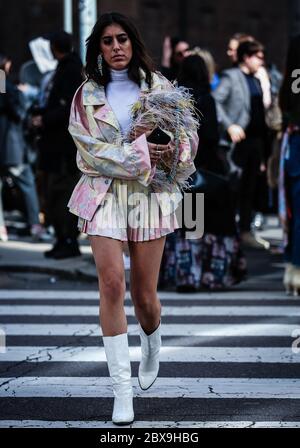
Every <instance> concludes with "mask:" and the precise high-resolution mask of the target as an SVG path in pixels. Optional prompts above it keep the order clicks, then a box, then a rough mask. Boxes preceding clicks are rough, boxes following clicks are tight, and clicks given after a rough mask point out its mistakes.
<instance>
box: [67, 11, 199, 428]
mask: <svg viewBox="0 0 300 448" xmlns="http://www.w3.org/2000/svg"><path fill="white" fill-rule="evenodd" d="M86 75H87V80H86V81H85V82H84V84H83V85H82V86H81V87H80V88H79V89H78V91H77V92H76V94H75V96H74V99H73V104H72V108H71V116H70V126H69V131H70V133H71V135H72V137H73V139H74V141H75V143H76V146H77V150H78V151H77V164H78V167H79V169H80V170H81V172H82V173H83V174H82V177H81V179H80V181H79V182H78V184H77V186H76V187H75V189H74V191H73V194H72V196H71V198H70V201H69V204H68V206H69V208H70V211H71V212H72V213H74V214H76V215H77V216H79V221H78V224H79V228H80V230H81V231H82V232H85V233H87V234H88V235H89V240H90V242H91V247H92V251H93V256H94V259H95V264H96V268H97V272H98V279H99V292H100V298H101V300H100V325H101V328H102V333H103V344H104V349H105V354H106V359H107V363H108V369H109V374H110V377H111V379H112V385H113V392H114V397H115V399H114V407H113V415H112V420H113V422H114V423H115V424H128V423H130V422H132V421H133V420H134V411H133V391H132V385H131V366H130V358H129V347H128V335H127V320H126V315H125V311H124V298H125V291H126V283H125V274H124V265H123V256H122V246H123V242H124V241H127V242H128V247H129V251H130V263H131V272H130V293H131V298H132V301H133V304H134V309H135V315H136V317H137V320H138V322H139V332H140V339H141V352H142V359H141V363H140V365H139V371H138V379H139V384H140V387H141V388H142V389H143V390H146V389H148V388H149V387H150V386H151V385H152V384H153V382H154V381H155V379H156V377H157V374H158V370H159V351H160V347H161V304H160V301H159V299H158V297H157V282H158V274H159V268H160V263H161V257H162V253H163V248H164V244H165V235H167V234H168V233H171V232H173V231H174V230H175V229H176V228H178V227H179V225H178V222H177V220H176V216H175V210H176V208H177V206H178V205H179V203H180V200H181V198H182V194H181V191H180V186H181V185H183V184H184V182H185V180H186V179H187V178H188V177H189V176H190V175H191V174H192V173H193V172H194V171H195V167H194V163H193V159H194V157H195V155H196V151H197V146H198V137H197V122H196V120H194V119H193V118H192V115H190V121H189V123H190V126H189V127H186V128H184V127H183V125H182V122H179V127H178V129H177V131H178V132H177V131H176V132H175V131H174V133H172V132H171V131H170V130H168V129H165V131H166V134H167V135H168V136H169V138H170V141H169V142H168V143H166V144H159V143H158V144H157V143H155V144H154V143H149V142H148V141H147V137H148V138H149V140H150V137H149V135H150V133H151V132H152V130H153V128H155V127H156V124H157V122H159V120H164V119H165V116H167V115H168V114H167V113H164V112H165V111H163V110H161V108H162V107H163V104H164V103H163V102H161V101H160V102H159V104H158V103H157V105H156V107H154V106H155V104H156V103H155V95H156V94H158V96H159V94H162V93H164V92H166V93H165V97H166V98H167V99H168V97H169V95H171V96H172V94H173V92H174V91H175V90H176V89H175V87H173V86H172V84H170V83H169V81H168V80H166V79H165V78H164V77H163V76H162V75H161V74H159V73H156V72H154V70H153V66H152V63H151V60H150V58H149V56H148V55H147V52H146V49H145V47H144V44H143V42H142V40H141V37H140V35H139V33H138V31H137V29H136V28H135V26H134V24H133V23H131V22H130V20H129V19H128V18H127V17H125V16H123V15H121V14H118V13H109V14H104V15H102V16H101V17H100V19H99V20H98V21H97V23H96V24H95V26H94V28H93V31H92V33H91V35H90V37H89V38H88V40H87V57H86ZM150 99H151V100H153V101H154V103H151V104H152V106H151V107H152V109H151V110H150V112H151V113H148V112H149V111H147V110H146V109H147V105H148V106H149V103H150ZM160 100H161V97H160ZM153 104H154V106H153ZM132 105H135V106H136V107H135V113H134V109H132ZM149 107H150V106H149ZM182 107H184V106H182ZM176 110H177V109H176ZM190 110H192V109H189V108H186V110H183V112H184V114H183V115H185V116H186V117H187V118H188V117H189V111H190ZM181 112H182V111H180V110H179V111H178V113H181ZM141 114H142V115H141ZM155 114H157V115H155ZM141 117H142V118H144V119H141ZM145 117H146V118H147V120H148V121H147V120H145ZM151 117H152V119H151ZM153 117H154V119H153ZM155 117H156V118H155ZM159 117H160V118H159ZM187 123H188V121H187ZM175 134H176V135H175ZM175 154H177V157H175ZM174 161H175V162H174ZM174 163H176V166H175V167H174ZM162 166H166V167H168V169H167V170H166V172H164V171H163V170H162V169H161V168H159V167H162ZM174 168H175V169H174ZM166 173H168V175H166ZM166 179H169V180H168V181H167V180H166ZM151 193H152V194H151ZM153 193H154V194H153ZM158 193H163V194H162V195H160V194H158ZM166 193H167V195H166ZM170 193H171V194H172V198H174V197H175V198H176V199H175V200H172V201H171V200H170V197H171V196H170V195H169V194H170ZM137 197H138V202H139V205H140V207H139V212H138V213H136V214H135V212H136V209H135V208H134V206H136V204H137V202H136V198H137ZM153 199H154V202H155V201H156V202H155V204H157V205H158V209H157V210H158V216H157V219H156V220H154V219H153V218H154V217H153V214H152V212H151V211H150V212H149V210H150V202H151V201H153ZM133 204H134V205H133ZM141 204H142V205H141ZM151 204H152V202H151ZM127 212H128V213H127ZM132 212H133V214H132ZM133 216H135V217H136V219H132V217H133ZM154 221H155V225H154V224H153V222H154Z"/></svg>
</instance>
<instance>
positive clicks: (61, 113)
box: [32, 32, 83, 259]
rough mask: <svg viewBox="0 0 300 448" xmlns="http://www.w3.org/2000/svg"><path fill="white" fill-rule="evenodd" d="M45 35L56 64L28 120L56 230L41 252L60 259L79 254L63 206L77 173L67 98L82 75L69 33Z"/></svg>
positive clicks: (74, 224) (69, 217)
mask: <svg viewBox="0 0 300 448" xmlns="http://www.w3.org/2000/svg"><path fill="white" fill-rule="evenodd" d="M49 39H50V43H51V50H52V53H53V55H54V57H55V58H56V59H57V60H58V65H57V68H56V70H55V72H54V75H53V78H52V79H51V81H50V83H49V86H48V98H47V102H46V106H45V108H44V109H43V110H42V111H41V113H40V114H39V115H36V116H35V117H33V119H32V123H33V125H34V126H35V127H37V128H40V131H41V138H40V142H39V148H40V156H39V169H40V170H42V171H44V172H45V173H46V174H47V197H46V201H47V208H48V214H49V216H50V220H51V222H52V225H53V227H54V229H55V234H56V243H55V245H54V247H53V248H52V249H51V250H50V251H47V252H45V256H46V257H52V258H56V259H62V258H67V257H72V256H78V255H80V250H79V246H78V240H77V239H78V233H79V232H78V229H77V219H76V217H75V216H74V215H72V214H71V213H69V211H68V209H67V202H68V199H69V197H70V195H71V193H72V191H73V189H74V187H75V185H76V183H77V182H78V180H79V177H80V173H79V170H78V168H77V165H76V147H75V145H74V143H73V140H72V137H71V136H70V134H69V132H68V124H69V115H70V107H71V102H72V99H73V96H74V94H75V91H76V90H77V88H78V87H79V86H80V84H81V83H82V81H83V78H82V63H81V60H80V58H79V57H78V56H77V54H76V53H74V52H72V37H71V35H70V34H68V33H66V32H57V33H53V34H52V35H50V37H49Z"/></svg>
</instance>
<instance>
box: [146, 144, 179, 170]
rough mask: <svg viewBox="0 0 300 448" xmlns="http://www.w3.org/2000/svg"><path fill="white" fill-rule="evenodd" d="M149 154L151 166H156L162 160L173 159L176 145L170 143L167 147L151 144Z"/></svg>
mask: <svg viewBox="0 0 300 448" xmlns="http://www.w3.org/2000/svg"><path fill="white" fill-rule="evenodd" d="M148 148H149V154H150V160H151V165H152V166H153V165H156V164H157V163H158V162H159V161H160V160H164V161H168V160H170V159H171V157H172V153H173V151H174V144H172V143H168V144H167V145H157V144H156V143H149V142H148Z"/></svg>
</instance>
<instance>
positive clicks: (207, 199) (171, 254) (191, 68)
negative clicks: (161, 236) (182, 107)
mask: <svg viewBox="0 0 300 448" xmlns="http://www.w3.org/2000/svg"><path fill="white" fill-rule="evenodd" d="M178 82H179V83H180V84H181V85H184V86H185V87H187V88H190V89H191V90H192V92H193V96H194V98H195V101H196V105H197V109H198V110H199V111H200V112H201V126H200V129H199V131H198V135H199V151H198V152H197V155H196V158H195V161H194V162H195V166H196V168H197V174H198V176H194V179H193V181H192V182H191V183H192V184H193V182H194V187H195V188H196V189H195V188H193V190H195V192H196V191H198V192H202V193H204V235H203V237H202V238H200V239H186V238H185V230H184V229H178V230H176V231H175V232H174V233H173V234H171V235H168V236H167V241H166V245H165V251H164V255H163V261H162V269H161V274H160V287H162V288H167V287H169V286H174V285H175V286H176V290H177V291H178V292H194V291H196V290H199V289H201V288H207V289H211V290H213V289H220V288H224V287H228V286H231V285H233V284H236V283H239V282H240V281H241V280H242V279H244V278H245V275H246V260H245V258H244V255H243V253H242V251H241V248H240V241H239V237H238V233H237V226H236V222H235V208H234V201H233V195H232V193H231V190H230V183H229V181H228V179H227V178H226V176H225V175H226V170H225V167H224V163H223V161H222V159H221V158H220V157H219V155H218V138H219V133H218V122H217V114H216V107H215V102H214V99H213V97H212V96H211V94H210V90H211V89H210V82H209V73H208V70H207V67H206V64H205V61H204V59H203V58H202V57H201V56H200V55H199V54H198V53H197V52H193V51H192V52H191V54H190V56H188V57H186V58H185V59H184V61H183V64H182V70H181V73H180V74H179V79H178ZM199 176H200V178H202V180H203V183H202V184H201V185H198V186H197V187H196V185H195V182H196V181H197V179H198V177H199ZM188 191H189V190H187V192H188Z"/></svg>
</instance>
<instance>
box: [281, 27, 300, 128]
mask: <svg viewBox="0 0 300 448" xmlns="http://www.w3.org/2000/svg"><path fill="white" fill-rule="evenodd" d="M299 67H300V34H299V35H298V36H296V37H294V38H293V39H292V41H291V42H290V45H289V49H288V54H287V60H286V68H285V73H284V79H283V83H282V86H281V89H280V94H279V102H280V107H281V109H282V111H283V112H286V113H289V112H291V111H293V110H295V109H297V110H298V111H300V96H299V94H295V93H293V91H292V83H293V82H294V81H295V79H294V78H292V73H293V71H294V70H295V69H299ZM298 119H299V120H300V117H298Z"/></svg>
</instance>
